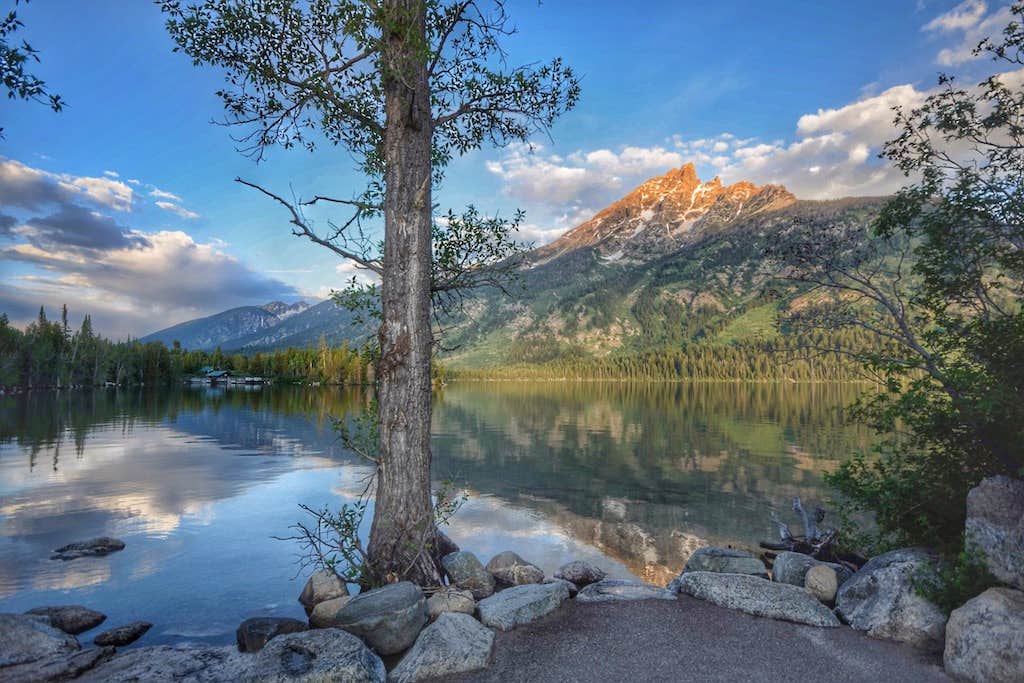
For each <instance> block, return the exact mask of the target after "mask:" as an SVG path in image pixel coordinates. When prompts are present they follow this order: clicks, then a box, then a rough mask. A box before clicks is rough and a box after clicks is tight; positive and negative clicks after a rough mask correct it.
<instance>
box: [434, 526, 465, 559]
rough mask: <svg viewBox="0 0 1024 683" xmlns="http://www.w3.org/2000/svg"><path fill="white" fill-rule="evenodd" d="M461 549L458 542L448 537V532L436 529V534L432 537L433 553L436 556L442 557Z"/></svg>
mask: <svg viewBox="0 0 1024 683" xmlns="http://www.w3.org/2000/svg"><path fill="white" fill-rule="evenodd" d="M460 550H461V548H459V544H458V543H456V542H455V541H453V540H452V539H451V538H449V537H448V534H446V533H444V532H443V531H441V530H440V529H438V530H437V536H436V537H435V539H434V555H435V556H436V557H438V558H441V557H444V556H445V555H451V554H452V553H457V552H459V551H460Z"/></svg>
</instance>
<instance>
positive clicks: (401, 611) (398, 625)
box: [334, 581, 427, 655]
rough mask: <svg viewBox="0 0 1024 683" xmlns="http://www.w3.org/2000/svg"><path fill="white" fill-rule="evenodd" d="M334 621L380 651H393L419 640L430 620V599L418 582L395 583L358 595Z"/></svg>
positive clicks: (339, 626)
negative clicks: (427, 598) (424, 595)
mask: <svg viewBox="0 0 1024 683" xmlns="http://www.w3.org/2000/svg"><path fill="white" fill-rule="evenodd" d="M334 621H335V623H336V624H337V626H338V628H341V629H344V630H346V631H348V632H349V633H353V634H355V635H357V636H359V637H360V638H362V639H363V640H365V641H366V644H367V645H369V646H370V647H372V648H373V649H374V650H376V651H377V652H379V653H380V654H382V655H393V654H397V653H399V652H402V651H403V650H406V649H408V648H409V646H410V645H412V644H413V643H414V642H416V636H418V635H419V634H420V631H421V630H423V626H424V625H425V624H426V623H427V600H426V598H424V597H423V591H421V590H420V588H419V586H417V585H416V584H414V583H410V582H408V581H402V582H401V583H393V584H390V585H387V586H384V587H382V588H375V589H374V590H372V591H367V592H366V593H360V594H359V595H357V596H355V597H354V598H352V599H351V600H349V601H348V604H346V605H345V606H344V607H342V608H341V611H340V612H338V614H337V615H336V616H335V619H334Z"/></svg>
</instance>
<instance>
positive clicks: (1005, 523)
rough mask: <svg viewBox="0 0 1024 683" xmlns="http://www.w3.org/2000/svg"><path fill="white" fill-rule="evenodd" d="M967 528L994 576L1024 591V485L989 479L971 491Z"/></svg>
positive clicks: (1013, 481) (1008, 479)
mask: <svg viewBox="0 0 1024 683" xmlns="http://www.w3.org/2000/svg"><path fill="white" fill-rule="evenodd" d="M965 528H966V532H967V538H968V540H969V541H970V542H972V543H974V544H975V545H976V546H977V547H978V549H979V550H981V551H982V552H983V553H984V554H985V563H986V565H988V569H989V571H990V572H992V575H993V576H995V577H996V578H997V579H999V580H1000V581H1002V582H1004V583H1008V584H1010V585H1011V586H1016V587H1017V588H1020V589H1022V590H1024V481H1022V480H1020V479H1011V478H1009V477H1005V476H998V477H989V478H988V479H985V480H983V481H982V482H981V483H980V484H978V485H977V486H975V487H974V488H973V489H971V491H970V493H968V494H967V524H966V527H965Z"/></svg>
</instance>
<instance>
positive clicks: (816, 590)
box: [804, 564, 839, 604]
mask: <svg viewBox="0 0 1024 683" xmlns="http://www.w3.org/2000/svg"><path fill="white" fill-rule="evenodd" d="M804 588H806V589H807V592H808V593H810V594H811V595H813V596H814V597H815V598H816V599H817V600H818V601H819V602H824V603H826V604H831V603H832V602H833V601H834V600H835V599H836V591H837V590H839V577H838V576H836V570H835V569H832V567H829V566H827V565H824V564H819V565H816V566H814V567H811V568H810V569H808V570H807V576H805V577H804Z"/></svg>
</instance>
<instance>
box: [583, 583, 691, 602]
mask: <svg viewBox="0 0 1024 683" xmlns="http://www.w3.org/2000/svg"><path fill="white" fill-rule="evenodd" d="M675 599H676V594H675V593H673V592H672V591H670V590H667V589H665V588H658V587H657V586H651V585H650V584H646V583H641V582H640V581H627V580H624V579H604V580H603V581H598V582H597V583H592V584H590V585H588V586H584V587H583V588H582V589H581V590H580V592H579V594H578V595H577V596H576V600H577V602H612V601H622V600H675Z"/></svg>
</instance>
